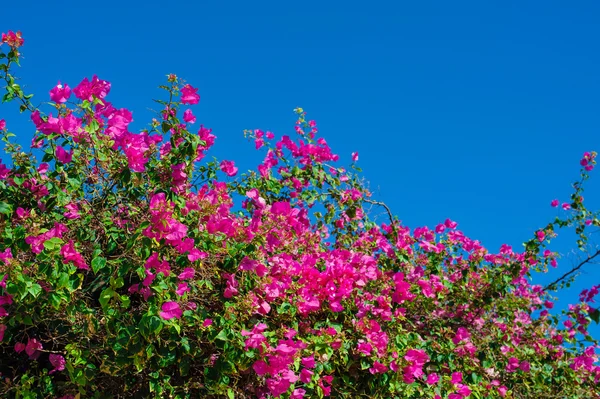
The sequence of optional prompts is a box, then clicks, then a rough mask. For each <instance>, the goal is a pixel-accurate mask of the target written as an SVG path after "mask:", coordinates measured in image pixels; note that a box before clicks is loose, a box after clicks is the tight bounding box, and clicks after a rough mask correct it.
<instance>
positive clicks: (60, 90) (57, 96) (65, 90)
mask: <svg viewBox="0 0 600 399" xmlns="http://www.w3.org/2000/svg"><path fill="white" fill-rule="evenodd" d="M69 97H71V88H70V87H69V85H67V84H65V85H64V86H63V85H61V84H60V82H58V84H57V85H56V86H54V88H53V89H52V90H50V99H51V100H52V101H54V102H55V103H58V104H62V103H66V102H67V100H68V99H69Z"/></svg>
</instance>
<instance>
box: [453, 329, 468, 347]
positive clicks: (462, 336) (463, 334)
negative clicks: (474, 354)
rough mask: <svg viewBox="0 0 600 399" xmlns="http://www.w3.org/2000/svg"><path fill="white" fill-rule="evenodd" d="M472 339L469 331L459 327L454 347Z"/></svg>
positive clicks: (454, 339)
mask: <svg viewBox="0 0 600 399" xmlns="http://www.w3.org/2000/svg"><path fill="white" fill-rule="evenodd" d="M470 337H471V333H469V330H467V329H466V328H464V327H459V328H458V330H457V331H456V334H455V335H454V338H452V342H453V343H454V345H458V344H459V343H461V342H463V341H467V340H468V339H469V338H470Z"/></svg>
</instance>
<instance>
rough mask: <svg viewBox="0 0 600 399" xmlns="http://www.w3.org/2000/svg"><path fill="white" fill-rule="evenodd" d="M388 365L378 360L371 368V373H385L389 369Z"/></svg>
mask: <svg viewBox="0 0 600 399" xmlns="http://www.w3.org/2000/svg"><path fill="white" fill-rule="evenodd" d="M387 369H388V368H387V366H386V365H385V364H383V363H379V362H378V361H377V360H376V361H375V362H374V363H373V367H371V368H370V369H369V373H371V374H383V373H385V372H386V371H387Z"/></svg>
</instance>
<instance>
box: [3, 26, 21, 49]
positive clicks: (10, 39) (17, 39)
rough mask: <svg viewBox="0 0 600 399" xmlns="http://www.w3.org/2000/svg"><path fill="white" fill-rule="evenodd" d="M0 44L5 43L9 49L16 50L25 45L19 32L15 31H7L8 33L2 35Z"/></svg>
mask: <svg viewBox="0 0 600 399" xmlns="http://www.w3.org/2000/svg"><path fill="white" fill-rule="evenodd" d="M1 43H6V44H8V45H9V46H10V47H13V48H18V47H20V46H22V45H23V43H25V40H23V38H22V37H21V31H17V33H15V32H13V31H12V30H9V31H8V33H2V40H1V42H0V44H1Z"/></svg>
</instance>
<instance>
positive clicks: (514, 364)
mask: <svg viewBox="0 0 600 399" xmlns="http://www.w3.org/2000/svg"><path fill="white" fill-rule="evenodd" d="M518 368H519V359H517V358H516V357H511V358H510V359H508V364H507V365H506V371H508V372H509V373H512V372H514V371H516V370H517V369H518Z"/></svg>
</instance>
